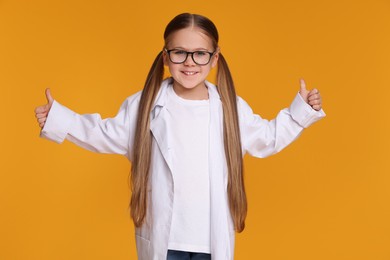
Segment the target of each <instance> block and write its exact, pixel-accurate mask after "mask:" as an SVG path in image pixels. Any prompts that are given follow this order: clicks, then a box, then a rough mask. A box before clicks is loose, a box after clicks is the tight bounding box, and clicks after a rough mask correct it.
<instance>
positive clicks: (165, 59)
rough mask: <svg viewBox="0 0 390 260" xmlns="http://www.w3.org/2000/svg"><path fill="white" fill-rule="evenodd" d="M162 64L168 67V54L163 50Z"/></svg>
mask: <svg viewBox="0 0 390 260" xmlns="http://www.w3.org/2000/svg"><path fill="white" fill-rule="evenodd" d="M162 54H163V62H164V65H165V66H168V54H167V52H166V51H165V50H163V53H162Z"/></svg>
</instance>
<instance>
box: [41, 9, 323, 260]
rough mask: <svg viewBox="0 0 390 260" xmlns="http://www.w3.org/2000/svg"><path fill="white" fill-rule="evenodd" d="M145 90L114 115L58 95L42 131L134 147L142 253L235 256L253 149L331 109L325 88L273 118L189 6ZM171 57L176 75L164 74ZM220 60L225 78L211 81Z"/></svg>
mask: <svg viewBox="0 0 390 260" xmlns="http://www.w3.org/2000/svg"><path fill="white" fill-rule="evenodd" d="M164 40H165V45H164V47H163V49H162V51H161V52H160V53H159V54H158V55H157V57H156V59H155V61H154V63H153V65H152V67H151V69H150V72H149V74H148V76H147V79H146V82H145V86H144V88H143V90H142V91H140V92H138V93H136V94H134V95H132V96H130V97H129V98H127V99H126V101H125V102H124V103H123V104H122V106H121V108H120V110H119V112H118V114H117V115H116V116H115V117H114V118H107V119H104V120H102V119H101V117H100V116H99V115H98V114H87V115H79V114H77V113H75V112H73V111H71V110H69V109H68V108H66V107H64V106H62V105H60V104H59V103H58V102H56V101H55V100H53V98H52V97H51V94H50V90H46V96H47V99H48V104H46V105H44V106H40V107H38V108H37V109H36V110H35V112H36V117H37V119H38V122H39V125H40V127H41V128H42V130H41V136H43V137H45V138H47V139H50V140H53V141H55V142H57V143H61V142H63V141H64V139H67V140H69V141H71V142H74V143H75V144H77V145H79V146H81V147H84V148H86V149H88V150H91V151H95V152H99V153H117V154H123V155H125V156H126V157H127V158H128V159H129V160H130V161H131V163H132V167H131V175H130V176H131V177H130V178H131V184H132V187H131V190H132V195H131V202H130V209H131V217H132V219H133V222H134V225H135V228H136V244H137V253H138V258H139V259H142V260H147V259H154V260H157V259H160V260H163V259H164V260H165V259H211V258H212V259H213V260H226V259H233V256H234V254H233V252H234V236H235V232H241V231H243V230H244V227H245V217H246V214H247V201H246V194H245V188H244V181H243V165H242V163H243V160H242V158H243V156H244V154H245V153H249V154H251V155H252V156H255V157H261V158H262V157H266V156H269V155H272V154H274V153H276V152H278V151H280V150H282V149H283V148H284V147H286V146H287V145H288V144H290V143H291V142H292V141H293V140H295V139H296V138H297V137H298V136H299V135H300V133H301V132H302V130H303V129H304V128H306V127H308V126H309V125H311V124H312V123H314V122H315V121H317V120H319V119H320V118H322V117H324V116H325V114H324V112H323V111H322V109H321V106H322V101H321V96H320V94H319V92H318V91H317V90H315V89H314V90H312V91H308V90H306V87H305V84H304V82H303V81H301V89H300V92H299V94H297V96H296V97H295V99H294V101H293V102H292V104H291V106H290V108H287V109H284V110H282V111H281V112H280V113H279V114H278V115H277V118H276V119H274V120H272V121H267V120H264V119H262V118H261V117H260V116H258V115H255V114H253V112H252V110H251V108H250V107H249V106H248V104H247V103H246V102H245V101H244V100H243V99H241V98H240V97H237V96H236V93H235V89H234V84H233V80H232V77H231V74H230V71H229V68H228V65H227V63H226V61H225V59H224V57H223V55H222V53H221V52H220V49H219V46H218V32H217V29H216V27H215V25H214V24H213V23H212V22H211V21H210V20H209V19H207V18H206V17H204V16H200V15H195V14H188V13H185V14H180V15H178V16H176V17H175V18H174V19H173V20H172V21H171V22H170V23H169V24H168V26H167V27H166V29H165V33H164ZM164 65H165V66H167V67H168V68H169V71H170V73H171V75H172V77H171V78H167V79H163V75H164ZM215 66H217V67H218V72H217V81H216V82H217V86H214V85H213V84H211V83H210V82H208V81H206V77H207V75H208V74H209V72H210V70H211V69H212V68H214V67H215Z"/></svg>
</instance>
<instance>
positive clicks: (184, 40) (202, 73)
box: [163, 27, 218, 99]
mask: <svg viewBox="0 0 390 260" xmlns="http://www.w3.org/2000/svg"><path fill="white" fill-rule="evenodd" d="M166 49H167V50H174V51H172V52H171V57H172V55H174V53H175V51H176V50H178V51H179V53H180V51H188V52H194V51H207V52H215V54H214V55H212V57H211V60H210V62H209V63H208V64H206V65H198V64H196V63H195V62H194V60H193V59H192V57H191V54H189V55H188V56H187V59H186V60H185V61H184V62H183V63H181V64H175V63H173V62H172V61H171V60H170V59H169V57H168V53H167V51H164V52H163V57H164V65H166V66H168V67H169V71H170V73H171V75H172V77H173V79H174V83H173V87H174V89H175V91H176V93H177V94H179V95H180V96H182V97H183V98H187V99H204V98H207V89H206V87H205V83H204V81H205V80H206V77H207V76H208V74H209V72H210V70H211V69H212V68H214V67H215V66H216V65H217V61H218V50H215V48H214V47H213V44H212V40H211V39H210V37H209V36H207V35H206V34H205V33H203V31H202V30H200V29H199V28H197V27H189V28H185V29H181V30H178V31H176V32H174V33H173V34H172V35H170V36H169V38H168V42H167V45H166ZM176 53H178V52H176ZM195 55H196V54H195ZM195 55H194V57H195ZM207 55H208V54H207ZM195 59H196V57H195ZM205 95H206V96H205Z"/></svg>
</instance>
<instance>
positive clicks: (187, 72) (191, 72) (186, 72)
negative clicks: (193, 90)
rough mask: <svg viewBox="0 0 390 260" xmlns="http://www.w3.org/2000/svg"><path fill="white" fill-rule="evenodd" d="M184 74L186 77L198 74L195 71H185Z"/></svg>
mask: <svg viewBox="0 0 390 260" xmlns="http://www.w3.org/2000/svg"><path fill="white" fill-rule="evenodd" d="M183 73H184V74H186V75H194V74H195V73H196V72H195V71H183Z"/></svg>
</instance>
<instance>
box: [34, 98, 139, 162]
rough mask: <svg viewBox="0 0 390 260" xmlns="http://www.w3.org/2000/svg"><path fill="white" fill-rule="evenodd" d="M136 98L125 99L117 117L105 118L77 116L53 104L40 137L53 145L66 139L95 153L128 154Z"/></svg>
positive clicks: (86, 115) (93, 115)
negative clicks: (52, 142)
mask: <svg viewBox="0 0 390 260" xmlns="http://www.w3.org/2000/svg"><path fill="white" fill-rule="evenodd" d="M138 96H139V95H137V94H136V95H133V96H131V97H129V98H127V99H126V100H125V102H123V104H122V105H121V107H120V109H119V111H118V113H117V115H116V116H115V117H113V118H106V119H102V118H101V116H100V115H99V114H83V115H80V114H78V113H76V112H74V111H72V110H70V109H69V108H67V107H65V106H63V105H61V104H60V103H58V102H57V101H54V102H53V105H52V107H51V109H50V112H49V115H48V117H47V120H46V122H45V126H44V128H43V129H42V130H41V137H43V138H46V139H49V140H51V141H54V142H56V143H62V142H63V141H64V140H65V139H67V140H69V141H71V142H73V143H75V144H76V145H78V146H81V147H83V148H85V149H87V150H90V151H94V152H98V153H114V154H123V155H128V153H129V151H128V150H129V146H131V142H132V140H133V136H132V135H133V134H134V133H133V132H134V125H135V120H136V117H137V111H138V101H139V99H138V98H137V97H138Z"/></svg>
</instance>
